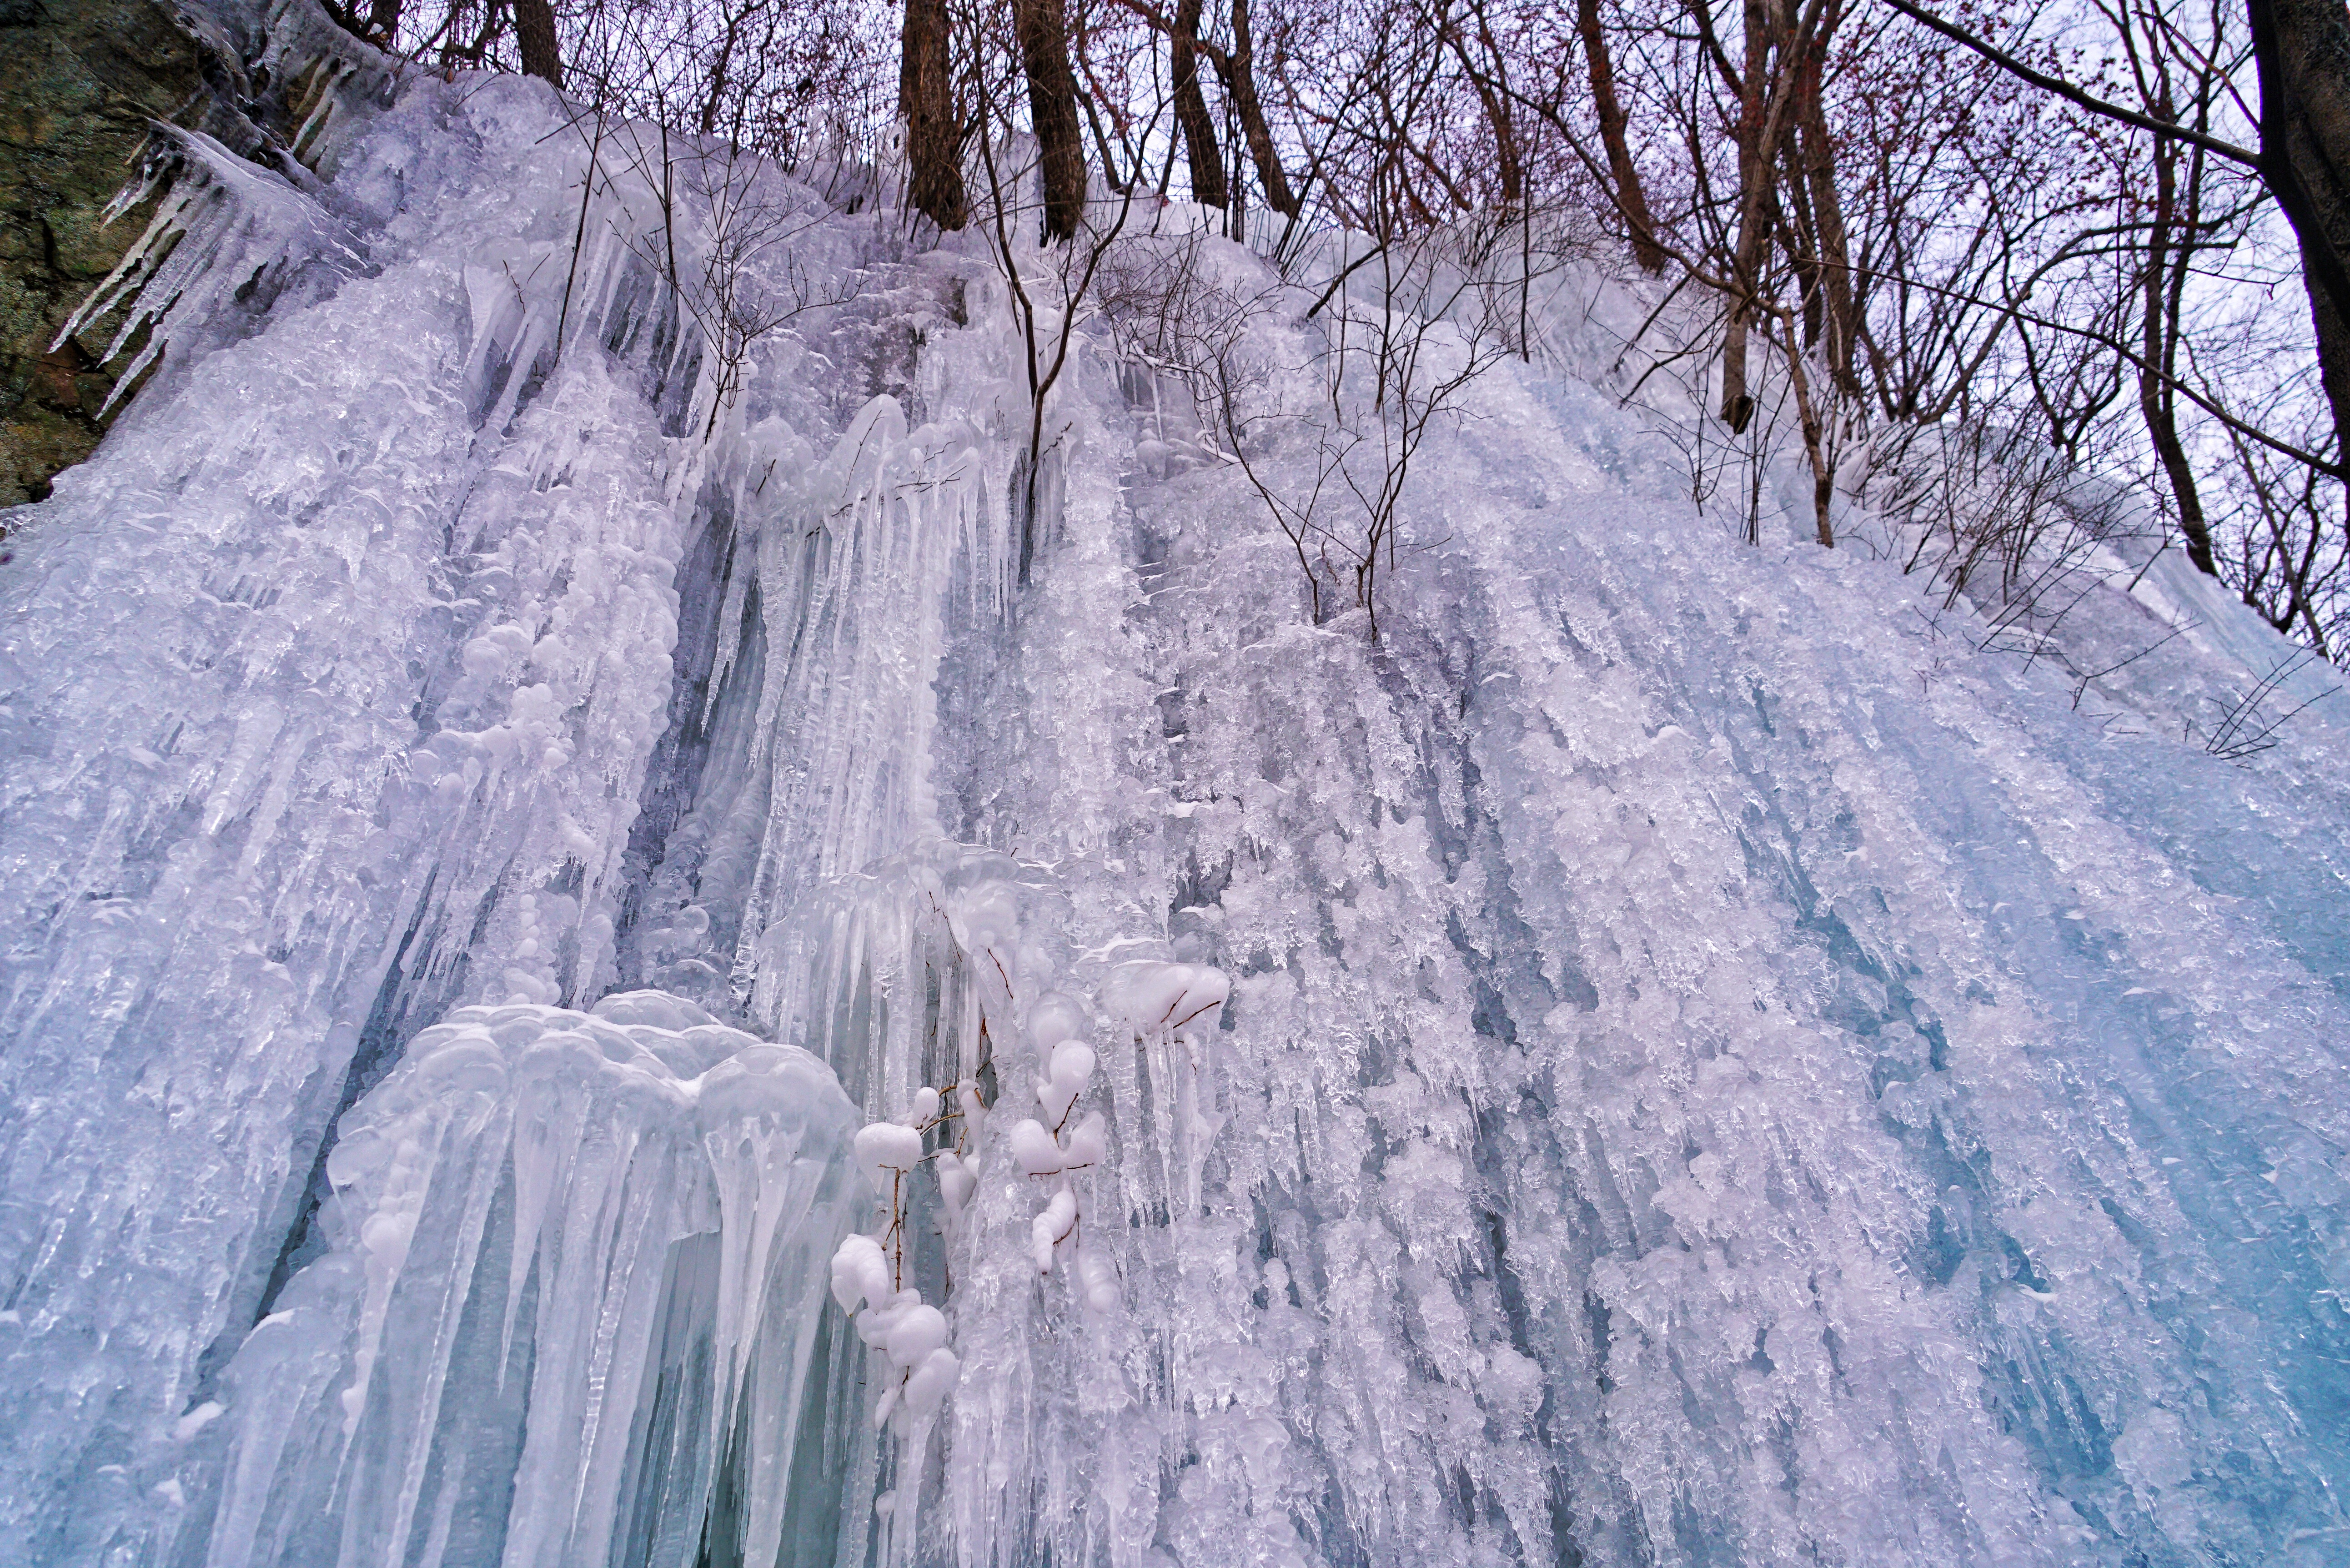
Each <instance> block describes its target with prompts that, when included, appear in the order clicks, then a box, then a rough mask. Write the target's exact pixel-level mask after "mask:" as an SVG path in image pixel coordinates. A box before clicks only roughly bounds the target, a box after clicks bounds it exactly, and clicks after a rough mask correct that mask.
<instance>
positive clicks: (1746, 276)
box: [1721, 0, 1780, 433]
mask: <svg viewBox="0 0 2350 1568" xmlns="http://www.w3.org/2000/svg"><path fill="white" fill-rule="evenodd" d="M1773 4H1774V0H1746V5H1745V18H1746V40H1745V43H1746V53H1745V59H1744V69H1745V77H1744V78H1743V79H1742V81H1741V82H1740V83H1739V102H1738V125H1737V128H1736V135H1737V140H1738V236H1737V238H1736V239H1735V240H1734V241H1733V242H1732V244H1731V253H1730V258H1729V259H1730V281H1731V286H1732V288H1733V289H1735V290H1736V293H1735V295H1734V296H1732V298H1731V302H1730V321H1729V324H1728V327H1727V328H1726V330H1725V331H1724V332H1723V335H1722V346H1721V422H1722V423H1724V424H1726V425H1728V426H1729V427H1730V428H1731V430H1733V431H1739V432H1741V433H1743V432H1744V431H1745V429H1746V426H1747V423H1748V421H1751V420H1752V419H1753V418H1754V396H1753V393H1752V392H1751V391H1750V390H1748V389H1747V378H1746V341H1747V337H1748V336H1749V335H1750V334H1751V333H1752V330H1753V323H1754V317H1755V312H1756V308H1757V306H1758V304H1759V302H1760V300H1761V297H1762V290H1763V256H1764V252H1765V249H1766V248H1767V247H1768V245H1769V244H1770V242H1771V233H1772V230H1773V228H1774V227H1775V224H1774V223H1773V221H1772V220H1773V218H1774V217H1775V216H1776V215H1777V214H1776V208H1777V203H1776V202H1773V200H1772V196H1773V169H1772V166H1773V164H1774V163H1775V162H1776V161H1777V154H1778V149H1777V147H1776V146H1775V145H1773V143H1775V142H1776V140H1777V138H1776V137H1775V136H1773V134H1772V130H1773V127H1771V126H1770V125H1768V124H1767V123H1766V121H1767V119H1768V117H1769V105H1770V101H1771V90H1770V88H1771V82H1772V78H1773V74H1774V72H1775V70H1776V69H1777V67H1778V64H1779V55H1778V51H1777V49H1776V48H1775V46H1776V45H1777V44H1778V43H1779V42H1780V28H1779V26H1778V25H1777V22H1778V18H1777V17H1776V16H1775V15H1774V14H1773Z"/></svg>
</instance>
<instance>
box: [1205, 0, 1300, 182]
mask: <svg viewBox="0 0 2350 1568" xmlns="http://www.w3.org/2000/svg"><path fill="white" fill-rule="evenodd" d="M1230 61H1231V63H1230V65H1229V66H1228V67H1226V69H1225V70H1224V72H1223V77H1224V90H1225V91H1226V92H1228V93H1230V94H1232V108H1233V109H1235V110H1236V111H1237V112H1238V113H1239V115H1240V119H1241V134H1242V135H1243V137H1245V138H1246V139H1247V140H1248V150H1249V158H1250V161H1253V163H1255V165H1256V177H1257V179H1258V180H1259V181H1261V182H1263V185H1264V202H1265V205H1266V206H1268V207H1271V208H1272V209H1273V210H1274V212H1276V213H1280V214H1281V215H1282V216H1283V217H1284V218H1294V217H1295V216H1297V198H1296V197H1295V196H1294V195H1292V194H1291V193H1290V190H1289V177H1288V176H1287V175H1286V174H1284V173H1283V172H1282V170H1281V154H1280V153H1279V152H1278V151H1276V150H1275V149H1274V145H1273V130H1272V129H1271V128H1270V127H1269V126H1268V125H1267V124H1266V123H1265V118H1264V105H1263V103H1261V102H1259V101H1258V99H1257V96H1256V46H1255V45H1254V44H1253V43H1251V42H1250V40H1249V9H1248V0H1232V55H1231V57H1230Z"/></svg>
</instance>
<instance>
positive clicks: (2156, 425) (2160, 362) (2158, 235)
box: [2137, 88, 2219, 576]
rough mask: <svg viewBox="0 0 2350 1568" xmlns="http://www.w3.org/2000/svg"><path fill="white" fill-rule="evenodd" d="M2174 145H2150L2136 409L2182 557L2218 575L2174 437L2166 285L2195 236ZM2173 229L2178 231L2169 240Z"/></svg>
mask: <svg viewBox="0 0 2350 1568" xmlns="http://www.w3.org/2000/svg"><path fill="white" fill-rule="evenodd" d="M2154 108H2155V111H2156V113H2158V115H2159V116H2160V117H2161V118H2162V119H2169V118H2170V117H2171V108H2170V104H2169V102H2168V89H2167V88H2166V90H2165V94H2164V98H2163V100H2162V101H2160V102H2158V104H2157V105H2155V106H2154ZM2180 151H2182V150H2181V149H2180V147H2179V146H2178V143H2177V142H2174V141H2165V140H2157V141H2156V142H2155V144H2154V221H2153V223H2149V224H2148V225H2147V236H2146V280H2145V293H2146V305H2145V312H2146V321H2145V333H2144V341H2143V342H2142V343H2141V344H2140V345H2139V361H2140V362H2139V365H2138V371H2137V408H2138V413H2139V415H2140V416H2141V417H2142V418H2143V419H2144V420H2145V421H2146V433H2147V440H2148V441H2152V442H2153V443H2154V451H2155V455H2156V456H2157V457H2158V458H2159V459H2160V460H2161V462H2162V473H2163V477H2164V478H2165V479H2167V480H2168V482H2169V483H2170V495H2171V499H2172V500H2173V501H2175V502H2177V503H2178V531H2179V533H2181V534H2182V535H2186V538H2187V558H2188V559H2189V560H2190V561H2192V562H2194V563H2195V565H2196V566H2197V568H2198V569H2199V570H2200V571H2202V572H2204V573H2206V574H2208V575H2210V576H2219V570H2218V567H2217V566H2216V565H2215V564H2214V563H2213V561H2212V559H2211V530H2210V525H2209V524H2206V523H2205V522H2204V520H2203V501H2202V498H2201V497H2200V496H2199V495H2198V494H2197V493H2196V490H2195V470H2194V468H2193V466H2192V465H2190V464H2189V462H2188V461H2187V448H2186V446H2185V445H2184V444H2183V443H2182V442H2181V441H2179V439H2178V396H2177V393H2176V391H2175V390H2174V383H2173V381H2172V379H2171V375H2172V370H2173V368H2174V367H2175V366H2176V365H2177V363H2178V325H2179V324H2178V309H2177V306H2178V292H2177V291H2176V290H2175V289H2173V288H2172V287H2171V286H2170V285H2171V283H2172V281H2173V278H2172V269H2173V268H2174V267H2176V268H2177V269H2178V272H2179V273H2180V274H2181V275H2182V276H2181V278H2180V281H2184V280H2183V274H2184V272H2185V269H2186V266H2187V264H2188V262H2189V259H2190V257H2191V256H2192V255H2193V251H2192V249H2191V247H2192V245H2193V244H2194V241H2195V234H2194V230H2193V227H2192V225H2191V223H2182V222H2181V214H2180V213H2179V210H2178V209H2179V196H2178V157H2179V153H2180ZM2174 234H2176V235H2177V236H2178V237H2177V241H2176V244H2174V242H2173V235H2174Z"/></svg>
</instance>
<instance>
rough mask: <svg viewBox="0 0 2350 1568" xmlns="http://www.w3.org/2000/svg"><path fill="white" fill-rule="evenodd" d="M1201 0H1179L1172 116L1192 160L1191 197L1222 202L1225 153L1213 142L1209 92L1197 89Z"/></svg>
mask: <svg viewBox="0 0 2350 1568" xmlns="http://www.w3.org/2000/svg"><path fill="white" fill-rule="evenodd" d="M1200 5H1201V0H1179V3H1178V4H1177V5H1176V7H1175V27H1174V31H1173V32H1171V33H1170V34H1169V35H1168V42H1169V43H1170V46H1171V47H1173V49H1174V53H1175V57H1174V62H1173V64H1174V79H1175V119H1176V120H1177V122H1178V123H1179V124H1180V125H1181V126H1182V127H1183V152H1184V156H1185V157H1187V158H1188V159H1189V160H1190V161H1191V200H1193V201H1195V202H1205V203H1206V204H1207V205H1209V206H1211V207H1221V206H1222V205H1223V204H1224V201H1225V197H1224V155H1223V153H1222V151H1221V150H1219V149H1218V148H1217V146H1216V122H1215V121H1214V120H1212V119H1210V118H1209V117H1208V95H1207V94H1205V93H1203V92H1201V90H1200V55H1199V42H1200Z"/></svg>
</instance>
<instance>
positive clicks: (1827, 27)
mask: <svg viewBox="0 0 2350 1568" xmlns="http://www.w3.org/2000/svg"><path fill="white" fill-rule="evenodd" d="M1838 20H1839V18H1838V16H1837V15H1836V7H1835V5H1830V6H1829V8H1828V11H1827V13H1826V15H1825V16H1824V17H1823V18H1822V20H1821V21H1820V23H1819V26H1818V31H1817V33H1816V34H1815V35H1814V36H1813V37H1812V38H1811V39H1810V40H1809V41H1808V43H1807V45H1806V47H1804V57H1803V61H1802V64H1801V66H1800V67H1799V68H1800V70H1801V72H1802V75H1801V76H1800V77H1799V78H1797V80H1796V83H1795V102H1794V121H1795V123H1794V148H1795V157H1796V161H1797V163H1798V164H1799V165H1800V166H1801V168H1802V171H1803V182H1804V195H1805V196H1806V197H1807V198H1808V204H1809V207H1810V211H1811V220H1812V240H1813V244H1814V250H1813V257H1812V263H1813V266H1814V269H1815V270H1816V272H1817V274H1818V276H1819V286H1820V292H1821V296H1822V301H1821V303H1822V305H1823V306H1824V307H1825V308H1824V310H1823V312H1822V314H1823V315H1824V316H1825V323H1824V326H1825V337H1826V341H1827V361H1828V377H1829V379H1831V380H1832V381H1833V382H1835V386H1836V389H1838V390H1839V391H1842V392H1844V393H1845V394H1846V395H1847V396H1850V397H1858V396H1859V395H1860V377H1859V375H1858V373H1857V371H1856V369H1855V364H1856V357H1857V344H1858V342H1859V338H1860V307H1859V304H1858V302H1857V299H1856V291H1855V289H1854V287H1853V275H1852V244H1851V240H1850V238H1849V237H1848V235H1847V234H1846V229H1845V223H1844V202H1843V200H1842V198H1841V197H1840V196H1839V195H1838V194H1837V192H1836V185H1835V142H1834V141H1833V140H1831V139H1830V137H1829V135H1828V122H1827V110H1826V108H1825V104H1824V103H1823V101H1822V100H1823V98H1824V96H1825V81H1824V78H1825V76H1826V74H1827V52H1828V51H1827V41H1828V39H1829V38H1830V37H1832V36H1834V35H1835V26H1836V23H1837V21H1838Z"/></svg>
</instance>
